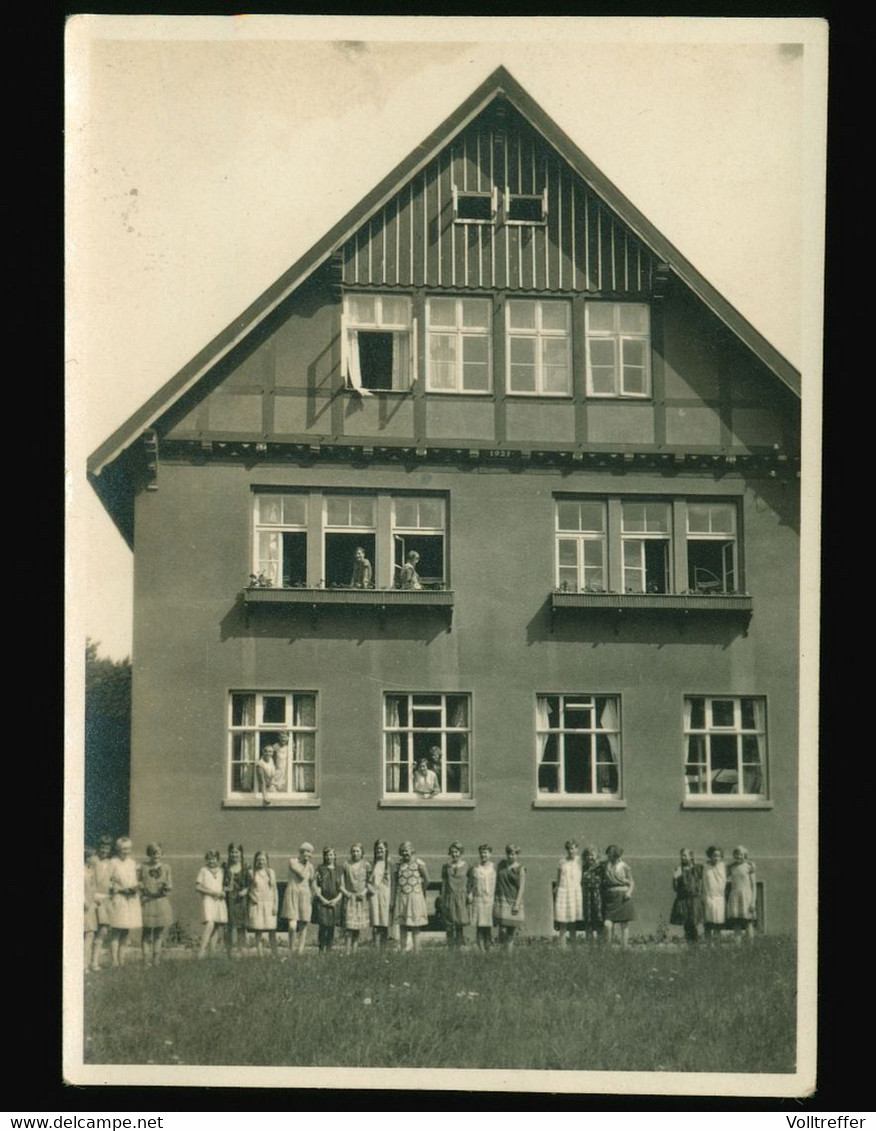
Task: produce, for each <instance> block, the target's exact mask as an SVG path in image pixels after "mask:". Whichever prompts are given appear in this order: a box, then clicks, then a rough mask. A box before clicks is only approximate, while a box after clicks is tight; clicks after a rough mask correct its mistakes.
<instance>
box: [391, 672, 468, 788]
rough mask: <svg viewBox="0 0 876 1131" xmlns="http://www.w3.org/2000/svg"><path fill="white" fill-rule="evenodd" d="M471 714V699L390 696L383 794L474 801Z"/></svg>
mask: <svg viewBox="0 0 876 1131" xmlns="http://www.w3.org/2000/svg"><path fill="white" fill-rule="evenodd" d="M470 714H471V702H470V698H469V696H468V695H443V694H440V695H429V694H396V693H393V694H390V695H386V696H385V698H384V794H385V795H386V796H387V797H396V796H399V795H407V796H409V797H411V798H412V799H415V798H421V799H423V800H429V799H431V798H433V797H435V798H438V797H440V796H442V795H444V796H450V797H455V798H464V797H470V796H471V774H470V766H471V759H470V750H469V745H470V738H471V729H470V723H469V719H470Z"/></svg>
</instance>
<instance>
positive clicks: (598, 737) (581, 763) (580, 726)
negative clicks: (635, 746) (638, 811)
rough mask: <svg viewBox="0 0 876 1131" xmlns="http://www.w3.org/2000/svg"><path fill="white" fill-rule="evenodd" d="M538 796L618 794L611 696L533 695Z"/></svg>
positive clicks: (615, 713) (616, 720) (615, 710)
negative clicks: (534, 698)
mask: <svg viewBox="0 0 876 1131" xmlns="http://www.w3.org/2000/svg"><path fill="white" fill-rule="evenodd" d="M535 704H536V706H535V709H536V759H537V770H538V792H539V793H540V794H574V795H582V794H600V795H602V796H605V795H610V796H614V797H618V796H620V754H621V751H620V700H619V698H618V696H616V695H588V694H580V695H539V696H537V697H536V701H535Z"/></svg>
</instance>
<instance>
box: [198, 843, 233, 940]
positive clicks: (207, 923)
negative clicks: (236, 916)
mask: <svg viewBox="0 0 876 1131" xmlns="http://www.w3.org/2000/svg"><path fill="white" fill-rule="evenodd" d="M195 891H196V892H197V893H198V894H199V895H200V897H201V922H202V923H203V924H204V927H203V930H202V932H201V945H200V947H199V949H198V958H206V956H207V952H208V950H211V951H212V950H215V948H216V940H217V938H218V937H219V935H218V933H215V928H216V927H217V926H220V927H223V928H224V927H225V924H226V923H227V922H228V905H227V902H226V898H225V875H224V873H223V870H222V867H221V865H220V863H219V853H218V852H217V851H216V850H215V849H213V848H211V849H209V851H207V852H206V853H205V854H204V866H203V868H201V870H200V872H198V875H197V878H196V879H195ZM222 933H223V934H224V930H223V932H222Z"/></svg>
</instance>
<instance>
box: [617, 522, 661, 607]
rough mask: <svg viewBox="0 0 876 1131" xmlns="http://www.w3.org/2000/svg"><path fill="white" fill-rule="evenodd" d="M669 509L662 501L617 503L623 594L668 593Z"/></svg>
mask: <svg viewBox="0 0 876 1131" xmlns="http://www.w3.org/2000/svg"><path fill="white" fill-rule="evenodd" d="M670 523H671V518H670V511H669V504H668V503H663V502H655V503H650V502H648V503H646V502H635V501H633V502H628V501H626V500H625V501H624V502H623V503H622V505H621V541H622V548H623V568H624V592H625V593H668V592H669V591H670V590H669V577H670V568H669V562H670V553H669V536H670Z"/></svg>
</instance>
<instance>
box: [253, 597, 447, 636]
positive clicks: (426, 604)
mask: <svg viewBox="0 0 876 1131" xmlns="http://www.w3.org/2000/svg"><path fill="white" fill-rule="evenodd" d="M243 602H244V606H245V608H246V612H247V619H248V618H249V613H250V610H251V609H252V608H253V607H254V606H258V607H261V606H266V605H271V606H274V607H277V606H281V607H284V608H288V609H289V610H290V611H292V612H307V613H309V615H310V616H311V618H312V619H313V622H314V624H316V623H317V622H318V620H319V614H320V612H321V611H328V610H329V609H332V608H334V609H344V610H369V609H370V610H373V611H374V612H375V613H376V614H377V616H378V617H379V619H380V622H381V625H383V623H384V619H385V617H386V616H387V615H391V614H392V612H393V611H394V610H400V609H401V610H407V611H408V612H417V611H422V612H423V613H424V614H426V613H430V612H436V611H438V612H441V613H443V615H444V617H445V618H446V625H447V631H448V632H450V628H451V624H452V620H453V604H454V594H453V590H452V589H348V588H340V587H339V588H332V589H306V588H295V589H269V588H261V587H259V586H254V587H251V588H248V589H244V591H243Z"/></svg>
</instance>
